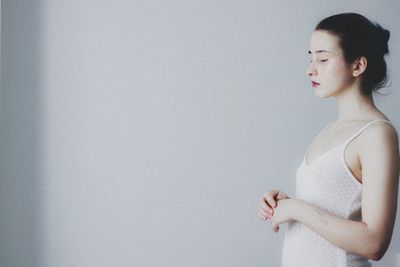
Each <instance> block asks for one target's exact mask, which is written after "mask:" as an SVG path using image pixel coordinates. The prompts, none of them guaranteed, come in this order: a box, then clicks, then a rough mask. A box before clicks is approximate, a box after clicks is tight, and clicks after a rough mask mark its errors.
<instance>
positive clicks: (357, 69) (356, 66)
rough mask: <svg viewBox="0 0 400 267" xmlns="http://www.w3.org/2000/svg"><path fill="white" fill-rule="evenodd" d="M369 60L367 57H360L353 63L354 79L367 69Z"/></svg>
mask: <svg viewBox="0 0 400 267" xmlns="http://www.w3.org/2000/svg"><path fill="white" fill-rule="evenodd" d="M367 63H368V60H367V58H366V57H359V58H357V59H356V60H355V61H354V63H353V77H358V76H360V75H361V74H363V73H364V71H365V70H366V69H367Z"/></svg>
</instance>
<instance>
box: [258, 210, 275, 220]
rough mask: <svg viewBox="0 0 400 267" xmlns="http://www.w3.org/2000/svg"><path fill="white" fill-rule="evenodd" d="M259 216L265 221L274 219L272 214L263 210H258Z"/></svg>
mask: <svg viewBox="0 0 400 267" xmlns="http://www.w3.org/2000/svg"><path fill="white" fill-rule="evenodd" d="M258 214H259V216H260V217H262V218H264V219H270V218H271V217H272V214H269V213H267V212H265V211H263V210H262V209H259V210H258Z"/></svg>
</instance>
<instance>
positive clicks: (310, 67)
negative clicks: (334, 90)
mask: <svg viewBox="0 0 400 267" xmlns="http://www.w3.org/2000/svg"><path fill="white" fill-rule="evenodd" d="M316 74H317V70H316V69H315V67H314V64H313V63H312V62H311V63H310V65H308V68H307V70H306V75H307V76H310V77H311V76H313V75H316Z"/></svg>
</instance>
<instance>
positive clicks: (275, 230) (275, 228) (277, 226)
mask: <svg viewBox="0 0 400 267" xmlns="http://www.w3.org/2000/svg"><path fill="white" fill-rule="evenodd" d="M272 230H273V231H274V232H275V233H277V232H279V225H278V224H273V225H272Z"/></svg>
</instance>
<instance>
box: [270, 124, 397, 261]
mask: <svg viewBox="0 0 400 267" xmlns="http://www.w3.org/2000/svg"><path fill="white" fill-rule="evenodd" d="M377 126H378V125H377ZM360 137H361V136H360ZM359 158H360V162H361V166H362V177H363V193H362V221H361V222H358V221H352V220H346V219H343V218H340V217H337V216H334V215H332V214H330V213H328V212H326V211H324V210H322V209H320V208H318V207H315V206H313V205H311V204H309V203H307V202H304V201H301V200H297V199H284V200H280V201H278V206H277V208H276V209H275V210H274V214H273V216H272V218H271V220H272V223H273V229H274V230H277V229H278V228H277V227H278V225H279V224H281V223H285V222H288V221H290V220H297V221H299V222H301V223H303V224H304V225H306V226H307V227H309V228H310V229H312V230H313V231H315V232H316V233H318V234H319V235H321V236H322V237H324V238H325V239H327V240H328V241H330V242H331V243H333V244H334V245H336V246H338V247H340V248H341V249H343V250H345V251H348V252H350V253H355V254H359V255H362V256H365V257H368V258H370V259H373V260H379V259H380V258H381V257H382V256H383V255H384V254H385V252H386V250H387V248H388V246H389V244H390V240H391V236H392V231H393V226H394V221H395V217H396V209H397V190H398V178H399V151H398V139H397V134H396V132H395V130H394V129H393V128H392V127H390V126H389V125H380V126H379V127H371V129H369V130H368V131H366V132H365V135H363V138H362V139H360V153H359Z"/></svg>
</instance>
